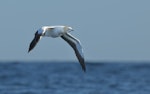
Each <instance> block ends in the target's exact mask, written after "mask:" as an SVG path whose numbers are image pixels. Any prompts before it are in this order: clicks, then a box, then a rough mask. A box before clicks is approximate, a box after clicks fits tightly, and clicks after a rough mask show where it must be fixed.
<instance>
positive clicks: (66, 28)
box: [64, 26, 74, 32]
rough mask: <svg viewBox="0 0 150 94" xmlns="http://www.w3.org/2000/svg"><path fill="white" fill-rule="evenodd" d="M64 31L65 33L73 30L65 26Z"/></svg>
mask: <svg viewBox="0 0 150 94" xmlns="http://www.w3.org/2000/svg"><path fill="white" fill-rule="evenodd" d="M64 30H65V31H66V32H71V31H74V30H73V29H72V27H70V26H65V27H64Z"/></svg>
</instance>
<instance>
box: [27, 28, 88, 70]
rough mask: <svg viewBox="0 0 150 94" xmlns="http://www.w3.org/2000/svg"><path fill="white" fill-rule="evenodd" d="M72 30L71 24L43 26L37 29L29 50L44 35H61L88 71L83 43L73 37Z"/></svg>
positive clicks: (54, 36)
mask: <svg viewBox="0 0 150 94" xmlns="http://www.w3.org/2000/svg"><path fill="white" fill-rule="evenodd" d="M71 31H73V29H72V28H71V27H69V26H43V27H41V28H40V29H38V30H37V31H36V33H35V37H34V39H33V40H32V42H31V43H30V46H29V50H28V52H30V51H31V50H32V49H33V48H34V47H35V46H36V44H37V43H38V41H39V40H40V39H41V38H42V37H52V38H56V37H61V38H62V39H64V40H65V41H66V42H67V43H68V44H69V45H70V46H71V47H72V48H73V49H74V52H75V54H76V56H77V58H78V60H79V62H80V64H81V66H82V69H83V70H84V71H86V67H85V63H84V55H83V49H82V47H81V43H80V41H79V40H78V39H77V38H75V37H73V36H72V35H71V34H70V33H69V32H71Z"/></svg>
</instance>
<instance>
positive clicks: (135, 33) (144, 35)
mask: <svg viewBox="0 0 150 94" xmlns="http://www.w3.org/2000/svg"><path fill="white" fill-rule="evenodd" d="M149 4H150V1H149V0H94V1H93V0H88V1H85V0H74V1H71V0H30V1H29V0H28V1H27V0H25V1H20V0H11V1H10V0H9V1H8V0H3V1H0V12H1V13H0V29H1V34H0V43H1V49H0V60H1V61H30V60H46V61H53V60H56V61H61V60H65V61H67V60H68V61H70V60H73V61H77V59H76V57H75V54H74V52H73V50H72V48H71V47H70V46H69V45H68V44H67V43H66V42H65V41H63V40H62V39H61V38H56V39H53V38H43V39H42V40H41V41H40V42H39V43H38V45H37V46H36V47H35V48H34V50H33V51H31V53H29V54H28V53H27V51H28V46H29V43H30V42H31V40H32V39H33V37H34V33H35V31H36V30H37V29H39V28H40V27H41V26H43V25H68V26H71V27H72V28H73V29H74V30H75V31H73V32H71V34H72V35H74V36H75V37H77V38H78V39H80V41H81V43H82V45H83V48H84V54H85V59H86V61H89V60H90V61H104V60H106V61H111V60H137V61H138V60H145V61H147V60H150V5H149Z"/></svg>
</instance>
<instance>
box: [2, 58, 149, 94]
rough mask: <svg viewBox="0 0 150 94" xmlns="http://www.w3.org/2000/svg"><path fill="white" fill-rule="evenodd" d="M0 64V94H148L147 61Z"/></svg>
mask: <svg viewBox="0 0 150 94" xmlns="http://www.w3.org/2000/svg"><path fill="white" fill-rule="evenodd" d="M86 68H87V70H86V72H84V71H82V69H81V66H80V64H79V63H78V62H65V61H63V62H55V61H54V62H53V61H50V62H47V61H46V62H42V61H40V62H39V61H38V62H35V61H34V62H0V94H150V62H86Z"/></svg>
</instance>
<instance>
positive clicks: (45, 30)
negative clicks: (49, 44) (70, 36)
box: [38, 26, 72, 38]
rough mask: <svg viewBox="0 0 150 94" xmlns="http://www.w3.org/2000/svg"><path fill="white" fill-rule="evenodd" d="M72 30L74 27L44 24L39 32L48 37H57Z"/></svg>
mask: <svg viewBox="0 0 150 94" xmlns="http://www.w3.org/2000/svg"><path fill="white" fill-rule="evenodd" d="M71 31H72V28H71V27H69V28H67V26H43V27H41V28H40V29H38V34H42V36H46V37H53V38H56V37H60V36H62V35H63V34H65V33H69V32H71Z"/></svg>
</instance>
